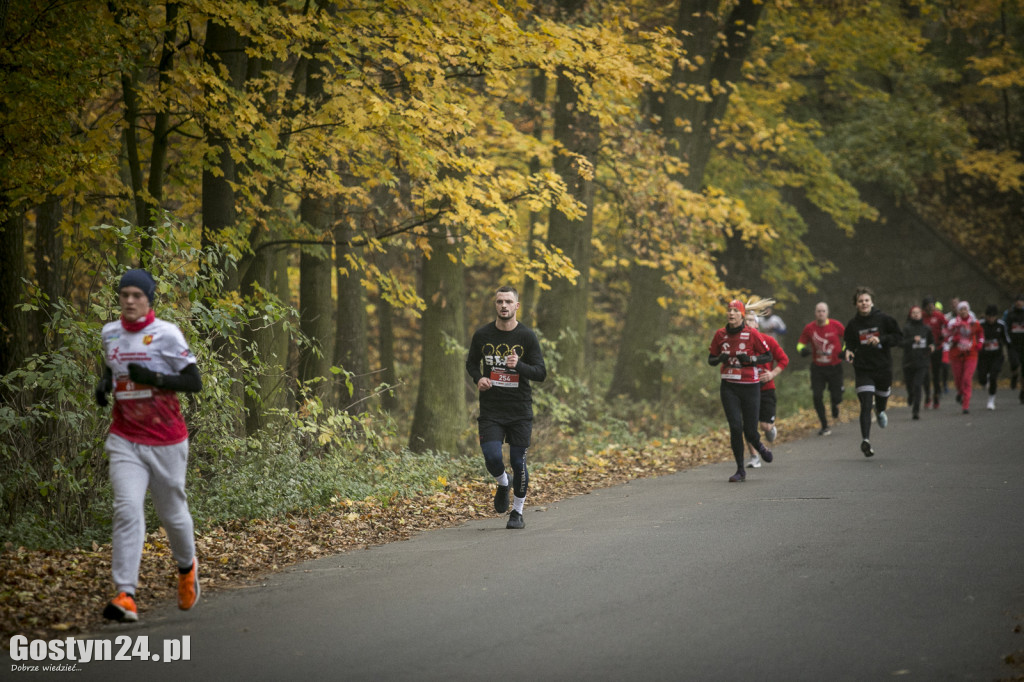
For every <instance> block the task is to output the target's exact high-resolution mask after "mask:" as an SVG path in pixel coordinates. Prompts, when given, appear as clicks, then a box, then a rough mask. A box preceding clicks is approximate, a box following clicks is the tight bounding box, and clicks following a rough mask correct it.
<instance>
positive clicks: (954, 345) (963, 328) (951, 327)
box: [943, 315, 985, 357]
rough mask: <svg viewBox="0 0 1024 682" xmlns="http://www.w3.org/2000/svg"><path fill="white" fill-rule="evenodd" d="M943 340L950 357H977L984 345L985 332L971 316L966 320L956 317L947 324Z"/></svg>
mask: <svg viewBox="0 0 1024 682" xmlns="http://www.w3.org/2000/svg"><path fill="white" fill-rule="evenodd" d="M943 338H944V339H945V349H946V350H948V351H949V355H950V357H958V356H961V357H977V356H978V351H979V350H981V349H982V347H983V346H984V345H985V332H984V331H983V330H982V328H981V323H980V322H978V320H977V319H976V318H975V317H974V316H973V315H972V316H971V317H968V318H967V319H964V318H962V317H960V316H959V315H957V316H956V317H954V318H953V319H951V320H950V321H949V322H947V323H946V328H945V329H944V330H943Z"/></svg>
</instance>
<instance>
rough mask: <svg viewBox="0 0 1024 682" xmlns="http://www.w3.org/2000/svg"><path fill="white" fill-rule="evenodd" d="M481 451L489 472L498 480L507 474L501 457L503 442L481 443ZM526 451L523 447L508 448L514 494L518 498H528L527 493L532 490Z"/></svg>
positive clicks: (510, 446) (513, 446)
mask: <svg viewBox="0 0 1024 682" xmlns="http://www.w3.org/2000/svg"><path fill="white" fill-rule="evenodd" d="M480 449H481V450H483V453H484V464H485V465H486V466H487V472H488V473H489V474H490V475H491V476H494V477H495V478H497V477H498V476H501V475H502V474H503V473H505V462H503V461H502V456H501V441H500V440H489V441H485V442H483V443H480ZM526 450H527V448H525V447H523V446H521V445H511V444H510V445H509V446H508V460H509V464H511V465H512V492H513V493H514V494H515V496H516V497H519V498H523V497H526V491H527V490H529V489H530V472H529V470H528V469H527V468H526Z"/></svg>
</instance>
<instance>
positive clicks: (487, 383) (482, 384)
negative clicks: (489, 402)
mask: <svg viewBox="0 0 1024 682" xmlns="http://www.w3.org/2000/svg"><path fill="white" fill-rule="evenodd" d="M476 387H477V389H478V390H480V391H486V390H487V389H489V388H490V387H491V380H490V379H488V378H487V377H480V381H478V382H476Z"/></svg>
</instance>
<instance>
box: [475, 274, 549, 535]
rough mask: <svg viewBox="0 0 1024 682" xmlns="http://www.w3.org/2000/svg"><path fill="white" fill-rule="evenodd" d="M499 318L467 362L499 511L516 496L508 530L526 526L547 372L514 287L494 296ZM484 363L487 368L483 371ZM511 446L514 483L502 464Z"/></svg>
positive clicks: (481, 333)
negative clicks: (540, 393)
mask: <svg viewBox="0 0 1024 682" xmlns="http://www.w3.org/2000/svg"><path fill="white" fill-rule="evenodd" d="M494 307H495V309H496V311H497V319H496V320H495V321H494V322H491V323H489V324H485V325H484V326H482V327H480V328H479V329H477V330H476V332H474V333H473V339H472V341H470V344H469V355H468V356H467V358H466V371H467V372H468V373H469V376H471V377H472V378H473V381H474V382H475V383H476V386H477V390H478V391H479V392H480V417H479V418H478V420H477V421H478V426H479V432H480V449H481V450H482V451H483V453H484V463H485V464H486V465H487V471H488V473H490V474H491V475H492V476H494V477H495V479H497V483H498V489H497V490H496V491H495V493H494V510H495V511H496V512H498V513H499V514H504V513H505V512H506V511H507V510H508V497H509V487H510V485H511V488H512V492H513V500H512V513H511V514H510V515H509V519H508V524H507V525H506V526H505V527H506V528H512V529H519V528H523V527H525V525H526V524H525V523H524V521H523V505H524V503H525V502H526V491H527V487H528V483H529V474H528V472H527V469H526V450H527V448H529V447H530V438H531V435H532V431H533V397H532V389H531V387H530V382H531V381H544V379H545V377H547V369H546V368H545V367H544V357H543V355H542V354H541V350H540V342H539V341H538V340H537V335H536V334H534V333H533V330H531V329H530V328H528V327H527V326H526V325H524V324H521V323H520V322H519V321H518V320H517V319H516V311H517V310H519V294H518V292H517V291H516V290H515V289H513V288H512V287H510V286H503V287H501V288H499V289H498V291H497V292H496V294H495V297H494ZM481 364H482V365H483V369H482V370H481ZM506 442H507V443H508V445H509V462H510V464H511V465H512V480H511V482H510V481H509V477H508V473H507V472H506V471H505V463H504V461H503V460H502V452H501V448H502V444H503V443H506Z"/></svg>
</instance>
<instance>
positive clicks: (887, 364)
mask: <svg viewBox="0 0 1024 682" xmlns="http://www.w3.org/2000/svg"><path fill="white" fill-rule="evenodd" d="M874 299H875V294H874V292H873V291H871V289H869V288H867V287H857V289H856V290H855V291H854V294H853V303H854V305H855V306H857V314H856V315H854V317H853V319H852V320H850V321H849V322H848V323H847V324H846V331H845V332H844V333H843V340H844V341H845V342H846V361H847V362H852V363H853V373H854V384H855V386H856V388H857V399H858V400H859V401H860V436H861V444H860V450H861V452H863V453H864V456H865V457H871V456H872V455H874V454H875V451H874V449H873V448H872V447H871V441H870V438H871V408H872V404H873V406H874V409H875V414H876V415H877V418H878V425H879V426H880V427H881V428H883V429H884V428H885V427H886V426H887V425H888V423H889V417H888V416H887V415H886V414H885V408H886V405H887V404H888V402H889V395H890V394H891V393H892V390H891V389H892V349H893V348H896V347H899V345H900V344H901V343H902V342H903V332H902V331H901V330H900V325H899V323H898V322H896V320H894V319H893V318H892V317H890V316H889V315H886V314H885V313H883V312H882V311H881V310H879V309H878V308H876V307H875V304H874Z"/></svg>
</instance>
